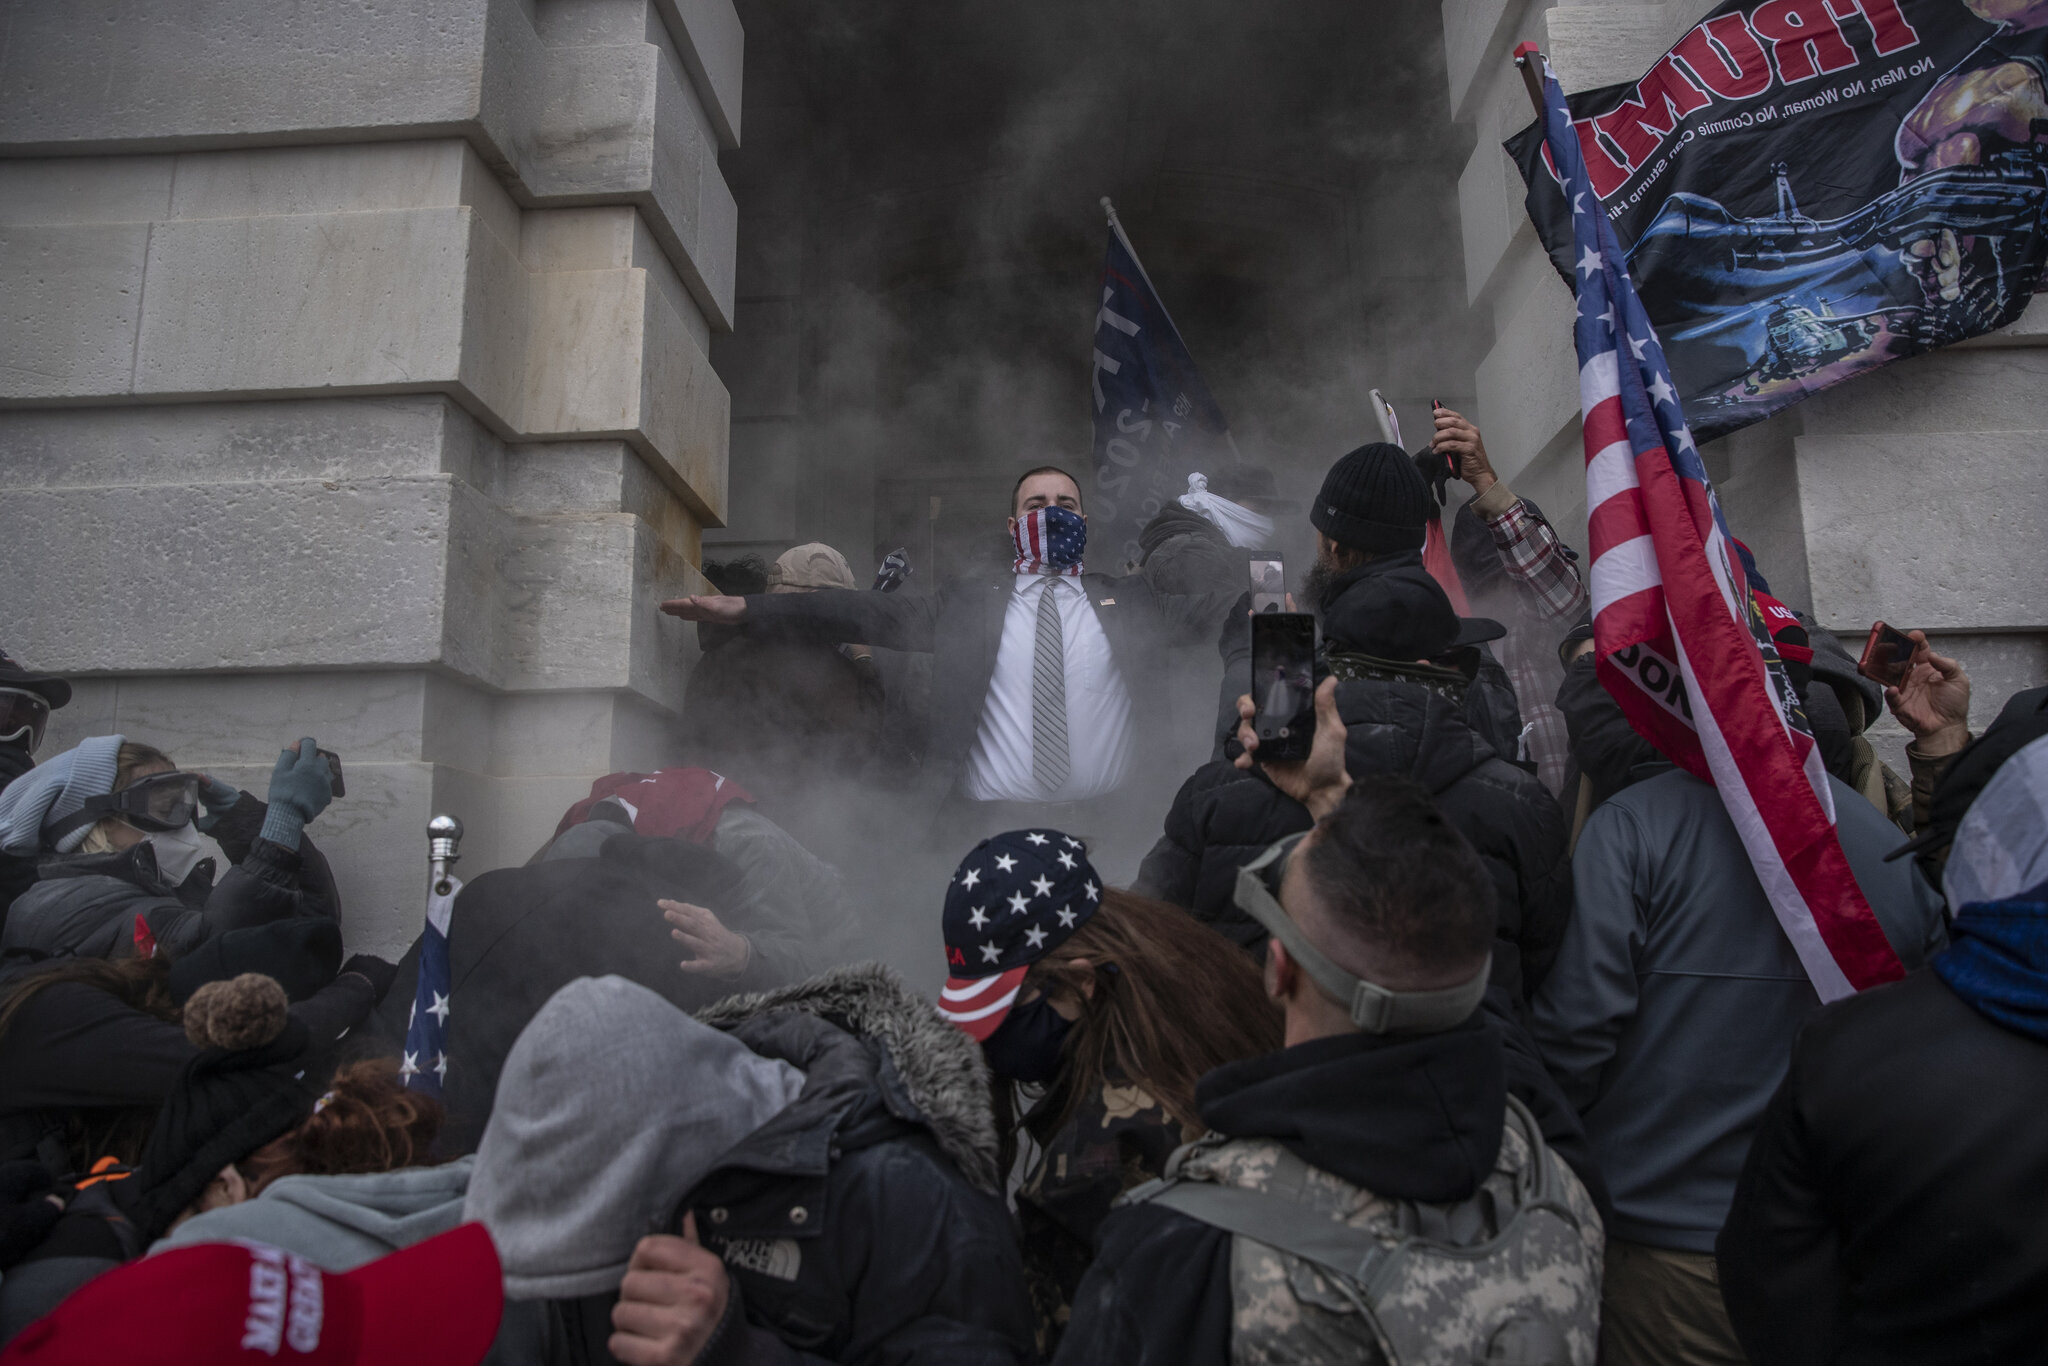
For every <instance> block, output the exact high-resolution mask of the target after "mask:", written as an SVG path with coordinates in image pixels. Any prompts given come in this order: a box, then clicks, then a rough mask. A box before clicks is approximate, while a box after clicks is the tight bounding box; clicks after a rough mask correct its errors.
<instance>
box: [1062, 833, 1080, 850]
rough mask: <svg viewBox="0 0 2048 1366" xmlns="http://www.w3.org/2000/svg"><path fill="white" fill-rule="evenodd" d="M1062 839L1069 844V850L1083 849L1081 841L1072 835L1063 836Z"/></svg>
mask: <svg viewBox="0 0 2048 1366" xmlns="http://www.w3.org/2000/svg"><path fill="white" fill-rule="evenodd" d="M1060 838H1061V839H1063V840H1065V841H1066V842H1067V848H1069V849H1079V848H1080V847H1081V841H1079V840H1077V839H1075V838H1074V837H1073V836H1072V835H1061V836H1060Z"/></svg>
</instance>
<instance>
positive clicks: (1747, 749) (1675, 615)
mask: <svg viewBox="0 0 2048 1366" xmlns="http://www.w3.org/2000/svg"><path fill="white" fill-rule="evenodd" d="M1524 54H1526V55H1527V58H1528V60H1531V61H1534V60H1537V58H1538V56H1540V54H1536V53H1535V52H1534V50H1533V47H1532V46H1531V45H1528V44H1525V45H1524V46H1523V49H1522V50H1521V51H1520V52H1518V54H1517V55H1524ZM1543 94H1544V111H1543V122H1544V133H1545V136H1546V137H1547V138H1548V139H1549V143H1550V153H1551V156H1552V157H1553V158H1555V160H1556V164H1557V166H1558V170H1559V174H1560V178H1561V179H1562V181H1563V183H1564V190H1565V195H1566V197H1567V199H1568V200H1569V202H1570V203H1571V205H1572V210H1573V214H1572V226H1573V231H1574V234H1575V236H1574V241H1573V252H1574V259H1573V273H1574V276H1575V283H1576V286H1577V292H1578V319H1577V322H1576V324H1575V325H1574V328H1573V338H1574V340H1575V342H1576V343H1577V347H1578V359H1579V402H1580V406H1581V409H1582V411H1583V414H1584V419H1585V445H1586V508H1587V523H1588V532H1589V539H1590V540H1591V543H1592V545H1591V550H1592V573H1591V575H1590V578H1591V581H1592V582H1591V586H1592V595H1593V647H1594V653H1595V655H1596V657H1597V662H1596V667H1597V668H1598V670H1599V673H1600V678H1601V682H1602V683H1604V684H1605V685H1606V687H1607V690H1608V691H1609V692H1610V693H1612V694H1613V695H1614V697H1615V699H1616V700H1617V701H1618V702H1620V703H1621V708H1622V711H1623V712H1625V713H1626V714H1627V716H1628V719H1629V722H1630V724H1631V725H1633V726H1634V727H1635V728H1636V730H1637V731H1639V732H1641V734H1642V735H1643V737H1644V738H1645V739H1647V740H1649V741H1650V742H1651V743H1652V744H1654V745H1655V746H1656V747H1657V749H1658V750H1659V751H1660V752H1661V753H1662V754H1664V756H1665V757H1666V758H1668V759H1670V760H1671V761H1672V762H1674V763H1676V764H1677V765H1678V766H1679V767H1681V768H1683V769H1685V770H1686V771H1687V772H1688V773H1691V774H1692V775H1693V776H1695V777H1697V778H1700V779H1703V780H1704V781H1706V782H1710V783H1712V784H1713V785H1714V787H1715V789H1716V790H1717V791H1718V792H1719V793H1720V795H1721V801H1722V802H1723V804H1724V805H1726V807H1727V808H1728V814H1729V816H1730V817H1731V818H1732V819H1733V820H1734V822H1735V828H1736V831H1737V833H1739V834H1740V835H1741V837H1742V843H1743V847H1744V848H1745V849H1746V850H1747V851H1748V853H1749V861H1750V864H1751V866H1752V867H1754V868H1755V869H1756V874H1757V878H1758V880H1759V881H1761V882H1762V883H1763V888H1764V892H1765V894H1766V895H1767V896H1768V897H1769V898H1770V902H1771V909H1772V910H1773V911H1774V912H1775V913H1776V914H1777V918H1778V923H1779V924H1780V925H1781V926H1783V927H1784V930H1785V934H1786V937H1787V938H1789V939H1790V940H1791V942H1792V947H1793V949H1794V950H1796V951H1797V953H1798V955H1799V961H1800V963H1801V965H1802V966H1804V968H1805V969H1806V975H1807V977H1808V978H1809V979H1811V981H1812V982H1813V986H1814V989H1815V990H1816V991H1818V992H1819V993H1820V997H1821V999H1822V1000H1824V1001H1832V1000H1834V999H1836V998H1838V997H1841V996H1846V995H1848V994H1849V993H1851V992H1853V991H1860V990H1862V989H1863V988H1864V987H1868V986H1875V985H1877V984H1878V983H1880V982H1889V981H1892V980H1894V979H1896V978H1898V977H1901V976H1903V975H1904V969H1903V968H1902V967H1901V965H1900V963H1899V959H1898V955H1897V954H1895V953H1894V952H1893V951H1892V948H1891V945H1890V944H1889V943H1888V942H1887V941H1886V939H1885V937H1884V932H1883V930H1882V929H1881V928H1880V927H1879V926H1878V923H1877V917H1876V916H1875V915H1874V914H1873V913H1872V912H1871V909H1870V905H1869V903H1868V902H1867V901H1865V900H1864V897H1863V892H1862V890H1861V889H1860V888H1859V887H1858V886H1857V885H1856V878H1855V875H1854V873H1853V872H1852V871H1851V870H1850V868H1849V860H1848V858H1847V856H1846V855H1844V854H1843V852H1842V844H1841V841H1840V839H1838V838H1837V837H1836V834H1835V805H1834V795H1833V793H1832V792H1831V791H1830V789H1829V787H1828V776H1827V771H1826V769H1825V768H1823V767H1822V765H1821V756H1820V751H1819V749H1818V747H1817V746H1816V745H1815V744H1814V740H1813V734H1812V732H1811V730H1810V729H1809V728H1808V726H1807V723H1806V718H1805V715H1804V714H1803V713H1802V712H1801V711H1800V710H1799V701H1798V695H1797V694H1796V693H1795V692H1794V691H1793V688H1792V684H1791V680H1790V679H1789V678H1788V677H1787V676H1786V673H1785V667H1784V664H1783V663H1782V662H1781V661H1780V660H1779V658H1778V654H1777V650H1776V649H1775V647H1773V646H1772V644H1771V639H1770V634H1769V632H1768V631H1767V630H1766V629H1765V628H1764V624H1763V617H1762V614H1761V613H1760V612H1759V611H1758V609H1757V606H1756V604H1755V602H1754V600H1753V599H1752V598H1751V597H1750V592H1749V584H1748V580H1747V577H1746V576H1745V575H1744V573H1743V571H1742V567H1741V565H1740V564H1739V563H1738V562H1736V561H1735V559H1734V552H1733V548H1732V546H1731V545H1730V544H1729V536H1728V528H1727V524H1726V522H1725V521H1724V520H1723V518H1722V515H1721V506H1720V503H1719V501H1718V500H1717V499H1716V498H1715V496H1714V488H1713V485H1712V483H1711V482H1710V481H1709V480H1708V479H1707V471H1706V466H1705V465H1704V464H1702V463H1701V461H1700V455H1699V448H1698V446H1697V445H1696V444H1694V441H1693V435H1692V432H1691V431H1690V430H1689V429H1688V428H1687V427H1686V424H1685V414H1684V413H1683V412H1682V411H1681V410H1680V406H1679V400H1678V392H1677V390H1676V389H1674V388H1673V387H1672V383H1671V376H1670V372H1669V371H1668V369H1667V368H1666V366H1665V363H1664V351H1663V348H1662V346H1660V345H1659V343H1658V340H1657V333H1656V329H1654V328H1653V327H1651V325H1650V319H1649V316H1648V315H1647V314H1646V313H1645V312H1644V311H1643V306H1642V303H1641V302H1640V301H1639V300H1638V299H1637V298H1636V293H1635V289H1634V287H1633V286H1632V285H1631V284H1630V283H1629V277H1628V271H1627V270H1626V269H1625V268H1624V265H1623V260H1624V258H1623V256H1622V251H1621V246H1620V244H1619V242H1618V241H1617V240H1616V239H1615V235H1614V230H1613V228H1612V227H1611V226H1610V224H1609V223H1608V221H1607V215H1606V214H1604V213H1602V212H1601V211H1600V201H1599V199H1598V198H1597V197H1596V196H1595V195H1594V194H1593V187H1592V185H1591V183H1590V182H1589V181H1588V179H1587V174H1586V166H1585V162H1584V160H1583V158H1582V157H1581V154H1580V151H1579V140H1578V136H1577V134H1576V133H1574V132H1573V131H1572V121H1571V112H1570V110H1569V109H1568V108H1567V107H1566V105H1565V100H1564V92H1563V91H1562V90H1561V89H1559V87H1558V84H1557V78H1556V77H1555V76H1554V75H1553V74H1552V73H1551V71H1550V68H1549V65H1548V64H1547V63H1546V64H1545V65H1544V69H1543Z"/></svg>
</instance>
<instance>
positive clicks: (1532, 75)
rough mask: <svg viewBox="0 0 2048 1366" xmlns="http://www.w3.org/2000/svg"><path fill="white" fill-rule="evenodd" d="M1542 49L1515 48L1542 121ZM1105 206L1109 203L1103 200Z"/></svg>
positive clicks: (1528, 45)
mask: <svg viewBox="0 0 2048 1366" xmlns="http://www.w3.org/2000/svg"><path fill="white" fill-rule="evenodd" d="M1543 62H1544V57H1543V49H1542V48H1540V47H1538V46H1536V44H1534V43H1521V44H1519V45H1517V46H1516V48H1515V65H1516V66H1518V67H1520V68H1521V69H1522V86H1523V88H1524V89H1526V90H1527V91H1528V92H1529V103H1530V104H1531V105H1533V106H1534V107H1535V109H1536V118H1537V121H1538V122H1539V123H1540V122H1541V121H1542V119H1543ZM1102 202H1103V203H1105V204H1107V203H1108V202H1109V201H1108V200H1106V199H1105V200H1104V201H1102Z"/></svg>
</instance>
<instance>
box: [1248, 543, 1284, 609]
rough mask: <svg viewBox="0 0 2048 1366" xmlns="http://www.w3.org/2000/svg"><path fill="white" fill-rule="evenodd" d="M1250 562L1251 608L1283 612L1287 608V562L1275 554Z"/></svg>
mask: <svg viewBox="0 0 2048 1366" xmlns="http://www.w3.org/2000/svg"><path fill="white" fill-rule="evenodd" d="M1251 564H1252V610H1253V611H1254V612H1284V611H1286V610H1287V564H1286V562H1285V561H1283V560H1281V559H1280V558H1279V557H1278V556H1277V555H1276V556H1274V557H1273V558H1271V559H1264V560H1253V561H1252V562H1251Z"/></svg>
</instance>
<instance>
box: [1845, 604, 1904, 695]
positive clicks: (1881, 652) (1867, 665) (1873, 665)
mask: <svg viewBox="0 0 2048 1366" xmlns="http://www.w3.org/2000/svg"><path fill="white" fill-rule="evenodd" d="M1913 650H1914V645H1913V638H1912V637H1911V636H1909V635H1907V634H1906V633H1905V632H1903V631H1896V630H1893V629H1892V628H1891V627H1889V626H1887V625H1885V624H1884V623H1883V622H1881V621H1880V622H1878V623H1876V624H1875V625H1873V626H1872V627H1871V628H1870V637H1869V639H1867V640H1865V641H1864V642H1863V658H1862V659H1860V660H1858V661H1857V663H1856V672H1858V673H1860V674H1862V675H1863V676H1864V677H1865V678H1867V679H1869V680H1870V681H1871V682H1873V683H1875V684H1877V685H1878V686H1880V687H1885V688H1896V687H1898V686H1899V685H1900V684H1901V683H1904V682H1905V681H1906V671H1907V670H1908V669H1910V668H1911V667H1912V664H1913Z"/></svg>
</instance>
